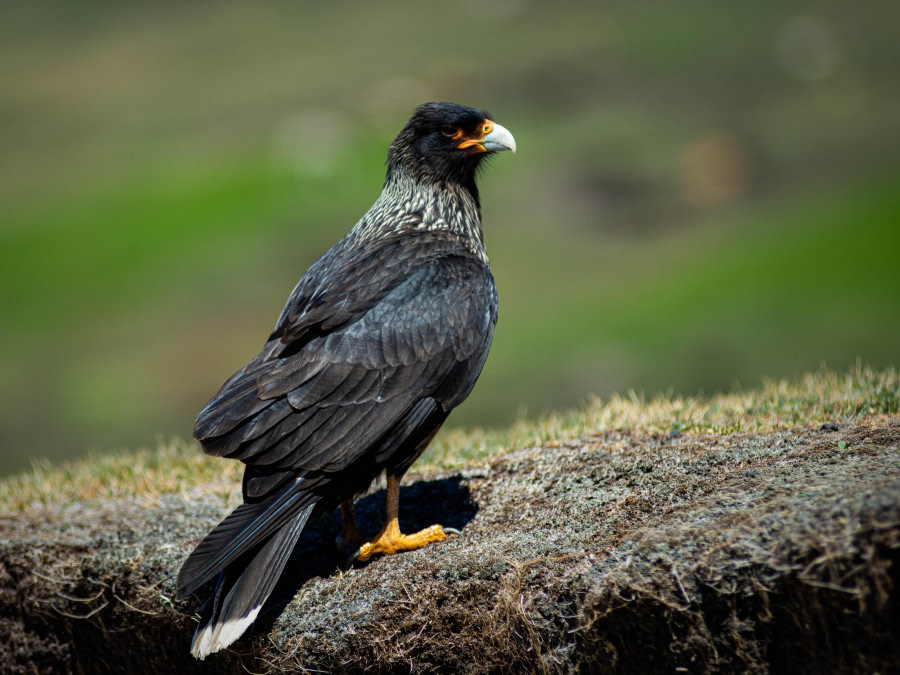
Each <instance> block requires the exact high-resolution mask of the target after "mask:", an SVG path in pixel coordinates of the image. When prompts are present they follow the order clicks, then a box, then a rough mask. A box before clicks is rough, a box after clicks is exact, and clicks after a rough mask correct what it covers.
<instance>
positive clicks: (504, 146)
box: [481, 122, 516, 154]
mask: <svg viewBox="0 0 900 675" xmlns="http://www.w3.org/2000/svg"><path fill="white" fill-rule="evenodd" d="M481 144H482V145H483V146H484V149H485V150H487V151H488V152H503V151H504V150H511V151H512V153H513V154H516V139H515V138H513V135H512V134H511V133H509V130H508V129H507V128H506V127H504V126H501V125H499V124H497V123H496V122H494V128H493V129H491V132H490V133H489V134H487V135H486V136H485V137H484V140H483V141H482V142H481Z"/></svg>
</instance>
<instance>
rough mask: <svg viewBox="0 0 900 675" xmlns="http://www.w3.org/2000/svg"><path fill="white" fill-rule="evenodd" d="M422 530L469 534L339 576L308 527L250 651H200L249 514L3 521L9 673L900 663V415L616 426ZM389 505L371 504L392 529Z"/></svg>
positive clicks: (113, 508) (457, 474)
mask: <svg viewBox="0 0 900 675" xmlns="http://www.w3.org/2000/svg"><path fill="white" fill-rule="evenodd" d="M410 478H411V480H409V481H408V482H409V483H410V484H409V485H408V486H407V487H405V488H404V490H403V494H402V497H401V504H402V507H403V508H402V512H401V524H403V525H404V527H405V529H408V530H411V529H413V528H415V527H418V526H424V525H427V524H430V523H432V522H442V523H444V524H448V525H453V526H456V527H462V529H463V532H464V536H463V537H462V538H451V539H449V540H447V541H445V542H442V543H440V544H436V545H433V546H431V547H428V548H426V549H422V550H420V551H415V552H411V553H406V554H402V555H397V556H393V557H390V558H382V559H378V560H375V561H373V562H371V563H370V564H368V565H366V566H359V567H356V568H354V569H352V570H350V571H349V572H340V571H339V570H338V569H337V561H336V554H335V552H334V546H333V544H332V542H333V539H334V536H335V535H336V534H337V518H336V517H335V518H331V519H324V520H323V521H320V522H319V523H318V524H316V526H315V527H313V528H310V530H309V531H308V532H307V533H306V534H305V535H304V539H303V540H302V541H301V544H300V545H299V546H298V549H297V550H296V551H295V554H294V560H293V561H292V563H291V564H290V570H291V573H290V574H288V575H287V576H286V578H285V579H284V580H283V581H282V583H281V584H280V585H279V588H278V589H277V590H276V595H275V597H274V600H273V602H272V603H271V604H270V606H269V608H268V612H267V614H266V615H265V616H264V617H262V619H261V620H260V621H259V622H258V626H257V627H256V630H255V632H254V634H253V635H251V636H248V637H246V638H244V639H242V640H241V641H239V642H238V643H236V645H235V649H234V650H232V651H231V652H229V653H225V654H218V655H213V656H211V657H210V658H209V659H207V661H205V662H203V663H201V662H197V661H194V660H193V659H192V658H191V657H190V655H189V654H188V646H189V643H190V637H191V634H192V632H193V628H194V625H195V624H194V611H195V609H196V607H195V605H194V604H193V603H192V602H175V601H173V599H172V598H173V595H174V580H173V578H172V575H173V574H174V573H175V572H176V571H177V569H178V567H179V565H180V563H181V561H182V560H183V559H184V557H185V556H186V555H187V553H188V552H189V550H190V549H191V547H192V545H193V544H195V543H196V541H197V540H198V538H199V537H200V536H202V535H203V534H204V533H205V532H206V531H207V530H208V529H209V528H210V527H211V526H212V525H214V524H215V523H216V522H217V521H218V519H219V518H220V517H221V516H222V515H223V514H224V513H225V512H226V511H227V510H228V508H229V507H230V506H231V505H233V501H234V495H233V494H232V495H230V496H229V497H228V498H227V499H225V498H223V497H222V496H221V495H219V496H210V495H209V494H208V493H205V491H204V490H202V489H201V488H190V489H188V490H187V491H186V492H184V493H182V494H168V495H162V496H158V497H155V498H153V499H152V500H149V501H141V500H133V499H132V500H125V499H105V500H97V501H90V502H75V503H72V504H68V505H64V506H54V507H46V506H35V507H34V508H32V509H26V510H24V511H22V512H20V513H18V514H15V515H13V516H9V517H4V518H3V519H2V520H0V541H2V543H0V617H2V618H0V670H3V671H4V672H33V671H55V672H65V671H70V672H124V671H128V672H154V673H158V672H206V671H209V672H235V673H238V672H245V669H246V670H247V671H250V672H261V671H266V670H282V669H295V670H302V669H308V670H311V671H315V670H319V671H323V670H324V671H330V672H354V671H356V672H358V671H366V670H369V671H386V670H388V671H397V672H400V671H403V672H408V671H410V670H412V671H415V672H426V671H430V670H442V671H455V670H469V671H473V670H474V671H521V670H528V671H547V672H559V671H571V670H591V671H594V670H596V671H629V672H649V671H663V670H664V671H668V672H672V671H676V672H677V671H684V672H697V671H717V670H718V671H738V670H739V671H751V672H766V671H769V670H772V671H788V670H790V671H793V672H825V671H829V672H835V671H844V672H873V671H882V672H885V671H890V670H892V669H893V668H897V667H898V665H900V647H898V643H897V640H896V635H897V634H900V623H898V621H900V620H898V617H900V602H898V591H897V588H898V583H900V420H898V419H897V418H896V417H892V416H890V415H870V416H868V417H864V418H862V419H858V420H856V421H853V422H849V423H847V422H845V423H841V424H840V425H830V426H829V425H826V426H824V427H821V428H820V427H819V426H818V425H816V426H813V427H809V428H805V429H804V428H800V429H795V430H790V431H770V432H765V433H748V432H740V433H724V434H718V433H699V434H678V433H672V434H650V433H638V432H629V431H608V432H603V433H598V434H592V435H586V436H583V437H580V438H577V439H574V440H571V441H567V442H564V443H551V444H548V445H544V446H540V447H528V448H522V449H519V450H516V451H513V452H510V453H508V454H505V455H502V456H499V457H496V458H494V459H490V460H487V461H483V462H481V463H477V464H472V465H470V466H469V467H468V468H466V469H464V470H461V471H454V472H445V473H440V472H430V473H428V474H427V475H421V474H420V475H417V476H411V477H410ZM382 509H383V493H381V492H379V493H375V494H373V495H370V496H368V497H366V498H364V499H363V500H361V503H360V505H359V512H360V516H361V524H362V525H363V527H364V528H367V529H369V530H374V529H376V528H377V526H378V524H379V521H380V518H381V515H380V512H381V510H382Z"/></svg>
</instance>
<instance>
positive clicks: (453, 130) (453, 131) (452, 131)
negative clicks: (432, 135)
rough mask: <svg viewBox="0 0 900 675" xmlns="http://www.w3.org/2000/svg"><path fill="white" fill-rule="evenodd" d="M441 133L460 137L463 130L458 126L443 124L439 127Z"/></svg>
mask: <svg viewBox="0 0 900 675" xmlns="http://www.w3.org/2000/svg"><path fill="white" fill-rule="evenodd" d="M441 133H442V134H444V136H446V137H447V138H454V139H456V138H462V135H463V131H462V129H460V128H459V127H455V126H453V125H452V124H445V125H444V126H443V128H442V129H441Z"/></svg>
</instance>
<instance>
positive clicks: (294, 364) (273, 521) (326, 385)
mask: <svg viewBox="0 0 900 675" xmlns="http://www.w3.org/2000/svg"><path fill="white" fill-rule="evenodd" d="M515 149H516V143H515V140H514V139H513V137H512V134H510V133H509V131H507V130H506V129H505V128H503V127H502V126H500V125H499V124H497V123H496V122H493V121H492V119H491V116H490V115H488V114H487V113H486V112H484V111H481V110H475V109H473V108H468V107H466V106H462V105H457V104H453V103H427V104H425V105H423V106H420V107H419V108H418V109H416V111H415V113H414V114H413V116H412V118H411V119H410V120H409V122H407V124H406V126H404V127H403V130H402V131H401V132H400V134H399V135H398V136H397V138H396V139H394V141H393V143H391V145H390V148H389V149H388V162H387V165H388V168H387V178H386V179H385V182H384V189H383V190H382V192H381V195H380V196H379V197H378V199H377V201H376V202H375V204H374V205H373V206H372V208H370V209H369V211H368V212H367V213H366V214H365V215H364V216H363V217H362V219H361V220H360V221H359V222H358V223H357V224H356V225H355V226H354V227H353V229H352V230H350V232H349V233H348V234H347V235H346V236H345V237H344V238H343V239H341V240H340V241H339V242H338V243H337V244H336V245H335V246H334V247H333V248H332V249H331V250H329V251H328V252H327V253H325V254H324V255H323V256H322V257H321V258H319V259H318V260H317V261H316V262H315V263H314V264H313V265H312V267H310V268H309V270H308V271H307V272H306V274H305V275H304V276H303V278H302V279H301V280H300V282H299V283H298V284H297V286H296V288H294V290H293V292H292V293H291V295H290V297H289V298H288V301H287V305H286V306H285V308H284V310H283V311H282V313H281V316H280V317H279V318H278V321H277V323H276V324H275V329H274V330H273V331H272V334H271V335H270V336H269V339H268V341H267V342H266V344H265V346H264V347H263V349H262V351H261V352H260V353H259V355H258V356H256V357H255V358H254V359H253V360H252V361H250V363H248V364H247V365H246V366H244V367H243V368H241V369H240V370H239V371H238V372H237V373H235V374H234V375H232V376H231V378H229V379H228V381H227V382H225V384H224V385H223V386H222V388H221V389H220V390H219V392H218V393H217V394H216V395H215V396H214V397H213V399H212V400H211V401H210V402H209V403H208V404H207V405H206V407H205V408H204V409H203V410H202V411H201V413H200V415H199V416H198V417H197V421H196V423H195V425H194V436H195V438H197V439H198V440H199V441H200V443H201V444H202V446H203V449H204V451H206V452H207V453H208V454H210V455H215V456H218V457H229V458H232V459H239V460H241V461H242V462H244V463H245V464H246V465H247V466H246V469H245V471H244V481H243V495H244V503H243V504H241V505H240V506H238V507H237V508H236V509H235V510H234V511H233V512H232V513H231V514H229V515H228V517H226V518H225V520H223V521H222V522H221V523H220V524H219V525H218V526H217V527H216V528H215V529H214V530H213V531H212V532H210V533H209V534H208V535H207V536H206V537H205V538H204V539H203V541H201V542H200V544H199V545H198V546H197V548H196V549H194V551H193V553H191V555H190V556H189V557H188V559H187V560H186V561H185V562H184V565H183V566H182V568H181V571H180V572H179V575H178V594H179V597H186V596H188V595H190V594H192V593H195V592H196V591H198V590H199V589H201V587H203V586H204V585H206V584H207V583H209V582H212V581H213V580H215V590H214V591H213V595H212V597H211V598H210V599H209V600H208V602H207V603H206V607H205V609H204V613H203V618H202V620H201V623H200V626H199V627H198V628H197V632H196V633H195V635H194V639H193V643H192V645H191V652H192V653H193V655H194V656H196V657H197V658H200V659H203V658H205V657H206V656H208V655H209V654H211V653H213V652H216V651H219V650H220V649H224V648H225V647H227V646H228V645H230V644H231V643H232V642H234V641H235V640H236V639H238V638H239V637H240V636H241V634H243V633H244V631H245V630H246V629H247V627H248V626H250V624H251V623H253V621H254V620H255V619H256V617H257V615H258V614H259V611H260V608H261V607H262V605H263V603H264V602H265V601H266V598H268V597H269V594H270V593H271V592H272V589H273V588H274V586H275V583H276V581H277V580H278V578H279V576H280V575H281V573H282V570H283V569H284V566H285V563H286V561H287V559H288V557H289V556H290V553H291V551H292V549H293V548H294V546H295V544H296V543H297V540H298V539H299V537H300V533H301V532H302V531H303V528H304V526H305V525H306V524H307V523H309V522H311V521H313V520H314V519H315V518H317V517H318V516H320V515H321V514H323V513H326V512H330V511H331V510H333V509H335V508H337V507H340V509H341V513H342V516H343V522H344V541H345V542H350V543H351V546H352V550H354V551H355V557H356V558H357V559H359V560H368V559H369V558H371V557H372V556H374V555H379V554H391V553H396V552H398V551H406V550H411V549H415V548H419V547H421V546H424V545H426V544H429V543H431V542H436V541H441V540H442V539H444V538H445V537H446V531H445V530H444V529H443V528H442V527H441V526H440V525H432V526H431V527H429V528H426V529H425V530H422V531H421V532H416V533H414V534H410V535H406V534H402V533H401V532H400V528H399V525H398V523H397V509H398V500H399V484H400V479H401V478H402V476H403V474H404V473H405V472H406V471H407V469H409V467H410V465H412V463H413V462H414V461H415V460H416V459H417V458H418V457H419V455H421V454H422V451H423V450H424V449H425V447H426V446H427V445H428V443H429V442H430V441H431V439H432V438H433V437H434V435H435V434H436V433H437V431H438V429H440V427H441V425H442V424H443V422H444V420H445V419H447V415H449V414H450V411H451V410H453V409H454V408H455V407H456V406H458V405H459V404H460V403H462V401H463V400H464V399H465V398H466V397H467V396H468V395H469V392H470V391H471V390H472V387H473V386H474V384H475V380H476V379H478V375H479V374H480V373H481V369H482V367H483V366H484V362H485V359H486V358H487V354H488V350H489V348H490V345H491V338H492V336H493V332H494V324H495V322H496V320H497V291H496V287H495V286H494V279H493V277H492V275H491V270H490V267H489V265H488V258H487V254H486V253H485V249H484V241H483V237H482V232H481V213H480V206H479V199H478V188H477V186H476V184H475V177H476V173H477V171H478V167H479V165H480V164H481V162H482V160H483V159H484V158H485V157H486V156H488V155H489V154H492V153H494V152H499V151H503V150H512V151H513V152H515ZM382 471H384V472H386V474H387V522H386V524H385V526H384V529H383V530H382V531H381V532H380V533H379V534H378V535H376V536H375V538H374V539H373V540H371V541H369V542H362V541H360V540H359V535H358V534H357V531H356V527H355V524H354V519H353V499H354V497H355V496H356V495H359V494H360V493H363V492H364V491H365V490H366V489H367V488H368V487H369V485H370V484H371V483H372V481H373V479H375V478H376V477H377V476H378V475H379V474H380V473H381V472H382Z"/></svg>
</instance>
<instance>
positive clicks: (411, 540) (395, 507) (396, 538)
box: [356, 476, 447, 562]
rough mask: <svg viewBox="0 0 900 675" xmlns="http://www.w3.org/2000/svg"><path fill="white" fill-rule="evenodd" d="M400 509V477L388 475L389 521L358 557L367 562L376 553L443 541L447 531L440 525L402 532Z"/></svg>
mask: <svg viewBox="0 0 900 675" xmlns="http://www.w3.org/2000/svg"><path fill="white" fill-rule="evenodd" d="M399 509H400V479H399V478H397V477H394V476H388V479H387V522H386V523H385V526H384V528H383V529H382V530H381V532H379V533H378V534H377V535H376V536H375V538H374V539H373V540H372V541H370V542H369V543H367V544H363V545H362V546H361V547H360V549H359V553H357V554H356V559H357V560H360V561H363V562H365V561H366V560H368V559H369V558H371V557H372V556H374V555H379V554H384V555H391V554H393V553H399V552H400V551H412V550H415V549H417V548H422V547H423V546H425V545H427V544H430V543H432V542H435V541H443V540H444V539H446V538H447V533H446V532H445V531H444V528H443V527H441V526H440V525H432V526H431V527H426V528H425V529H424V530H420V531H419V532H416V533H415V534H403V533H402V532H400V524H399V523H398V522H397V514H398V512H399Z"/></svg>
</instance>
